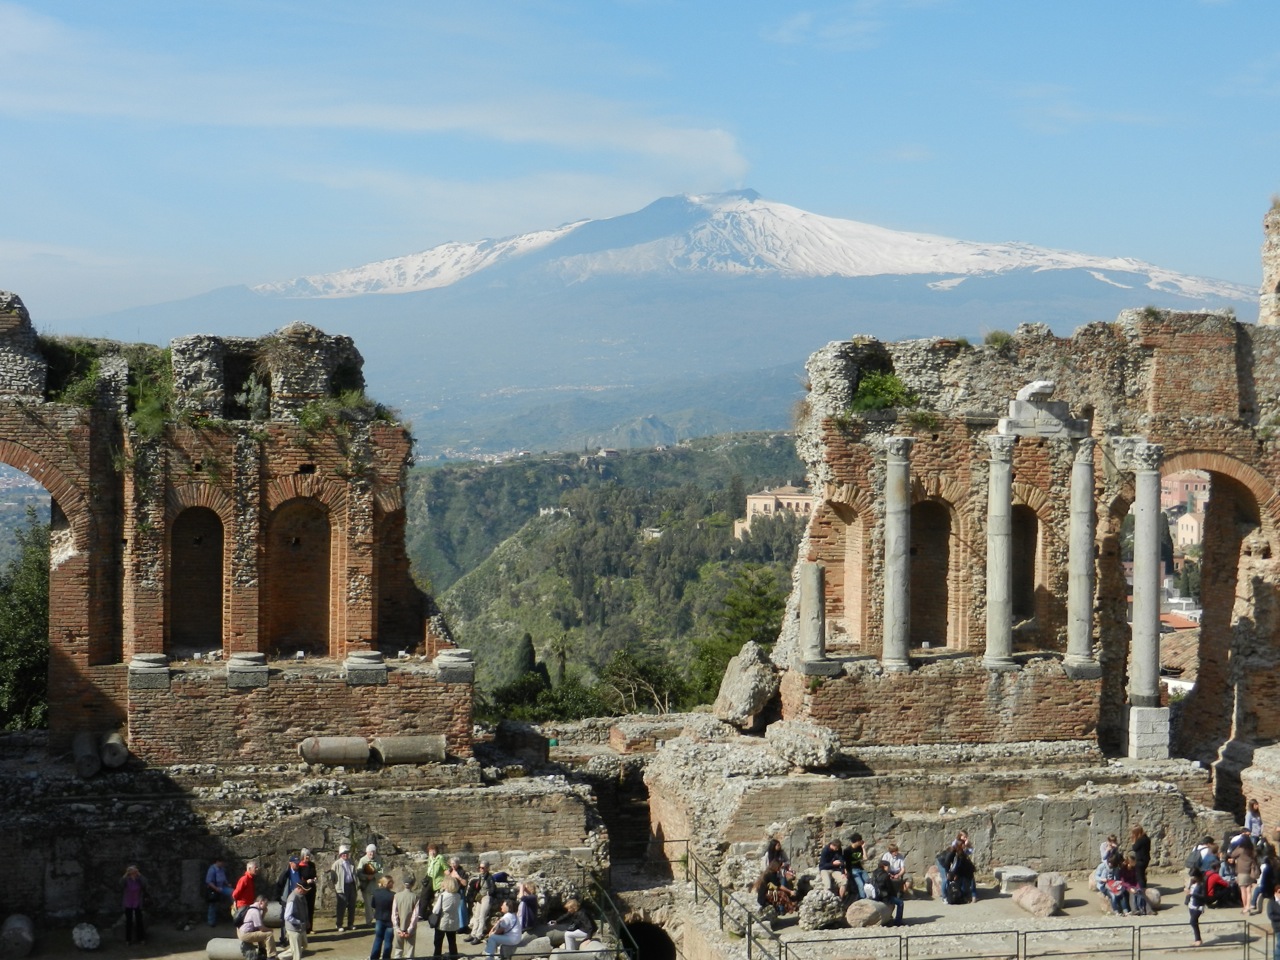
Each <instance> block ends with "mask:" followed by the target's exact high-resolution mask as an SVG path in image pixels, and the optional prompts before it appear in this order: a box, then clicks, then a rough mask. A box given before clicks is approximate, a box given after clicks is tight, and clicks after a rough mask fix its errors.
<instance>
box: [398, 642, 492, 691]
mask: <svg viewBox="0 0 1280 960" xmlns="http://www.w3.org/2000/svg"><path fill="white" fill-rule="evenodd" d="M432 663H434V664H435V666H436V679H437V680H439V681H440V682H441V683H475V681H476V662H475V660H474V659H473V658H472V656H471V651H470V650H467V649H465V648H463V647H444V648H443V649H442V650H441V651H440V652H439V653H438V654H436V658H435V660H433V661H432ZM384 669H385V668H384Z"/></svg>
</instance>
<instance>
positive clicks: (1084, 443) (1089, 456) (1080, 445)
mask: <svg viewBox="0 0 1280 960" xmlns="http://www.w3.org/2000/svg"><path fill="white" fill-rule="evenodd" d="M1097 445H1098V442H1097V441H1096V440H1094V439H1093V437H1081V438H1080V439H1079V440H1077V441H1076V455H1075V462H1076V463H1088V464H1092V463H1093V448H1094V447H1096V446H1097Z"/></svg>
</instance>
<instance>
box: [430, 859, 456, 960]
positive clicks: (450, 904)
mask: <svg viewBox="0 0 1280 960" xmlns="http://www.w3.org/2000/svg"><path fill="white" fill-rule="evenodd" d="M461 890H462V887H461V886H459V884H458V881H457V879H456V878H455V877H451V876H446V877H445V878H444V879H443V880H441V881H440V893H439V895H438V896H437V897H436V903H435V906H434V907H432V908H431V919H432V920H433V921H435V922H434V923H433V924H432V926H434V927H435V928H436V943H435V952H434V953H432V956H434V957H438V956H440V948H441V947H442V946H443V944H444V940H445V937H448V938H449V956H451V957H456V956H457V955H458V931H459V930H461V929H462V920H461V914H460V913H459V912H458V908H459V907H460V906H461V905H462V894H461Z"/></svg>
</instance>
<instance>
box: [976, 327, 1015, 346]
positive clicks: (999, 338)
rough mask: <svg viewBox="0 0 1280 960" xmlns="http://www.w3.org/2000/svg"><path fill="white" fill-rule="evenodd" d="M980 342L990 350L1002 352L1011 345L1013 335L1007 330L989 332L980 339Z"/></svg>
mask: <svg viewBox="0 0 1280 960" xmlns="http://www.w3.org/2000/svg"><path fill="white" fill-rule="evenodd" d="M982 342H983V344H984V345H986V346H988V347H990V348H991V349H992V350H997V351H999V350H1003V349H1004V348H1005V347H1007V346H1009V344H1011V343H1013V334H1012V333H1010V332H1009V331H1008V330H991V331H989V332H988V333H987V335H986V336H985V337H983V338H982Z"/></svg>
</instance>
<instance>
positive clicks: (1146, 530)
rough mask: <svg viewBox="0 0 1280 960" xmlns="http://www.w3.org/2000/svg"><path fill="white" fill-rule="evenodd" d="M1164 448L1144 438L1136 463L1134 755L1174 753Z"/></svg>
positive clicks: (1138, 445) (1131, 704)
mask: <svg viewBox="0 0 1280 960" xmlns="http://www.w3.org/2000/svg"><path fill="white" fill-rule="evenodd" d="M1163 458H1164V448H1163V447H1162V446H1160V445H1159V444H1157V443H1145V442H1143V441H1139V442H1138V443H1136V444H1134V446H1133V452H1132V456H1131V460H1130V463H1131V466H1132V469H1133V490H1134V497H1133V513H1134V518H1133V626H1132V641H1131V647H1130V655H1129V756H1131V757H1133V758H1135V759H1139V760H1156V759H1164V758H1167V757H1168V756H1169V708H1168V707H1162V706H1160V579H1161V573H1162V569H1161V568H1162V564H1161V562H1160V463H1161V461H1162V460H1163Z"/></svg>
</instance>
